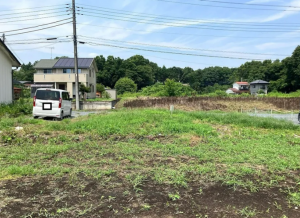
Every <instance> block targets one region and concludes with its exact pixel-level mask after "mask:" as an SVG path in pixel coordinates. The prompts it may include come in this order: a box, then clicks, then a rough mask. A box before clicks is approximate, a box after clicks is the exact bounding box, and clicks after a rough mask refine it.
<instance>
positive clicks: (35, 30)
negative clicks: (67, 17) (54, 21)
mask: <svg viewBox="0 0 300 218" xmlns="http://www.w3.org/2000/svg"><path fill="white" fill-rule="evenodd" d="M68 23H72V21H70V22H66V23H62V24H58V25H55V26H50V27H45V28H42V29H37V30H32V31H27V32H22V33H15V34H9V35H7V36H15V35H20V34H25V33H31V32H36V31H40V30H45V29H50V28H53V27H57V26H62V25H65V24H68Z"/></svg>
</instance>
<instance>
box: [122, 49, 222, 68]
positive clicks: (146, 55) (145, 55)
mask: <svg viewBox="0 0 300 218" xmlns="http://www.w3.org/2000/svg"><path fill="white" fill-rule="evenodd" d="M125 50H126V49H125ZM125 52H128V53H131V54H135V55H136V54H137V53H135V52H132V51H125ZM142 55H143V56H144V57H153V58H159V59H164V60H169V61H176V62H183V63H191V64H201V65H207V66H213V65H214V64H208V63H200V62H192V61H182V60H175V59H170V58H162V57H157V56H153V55H148V54H142ZM148 59H149V58H148ZM223 67H224V66H223Z"/></svg>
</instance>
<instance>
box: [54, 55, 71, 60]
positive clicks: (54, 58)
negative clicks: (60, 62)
mask: <svg viewBox="0 0 300 218" xmlns="http://www.w3.org/2000/svg"><path fill="white" fill-rule="evenodd" d="M60 58H69V57H68V56H60V57H55V58H54V59H55V60H56V59H60Z"/></svg>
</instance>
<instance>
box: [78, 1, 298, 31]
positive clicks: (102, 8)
mask: <svg viewBox="0 0 300 218" xmlns="http://www.w3.org/2000/svg"><path fill="white" fill-rule="evenodd" d="M89 7H92V6H89ZM77 8H81V9H84V10H91V11H100V12H109V13H118V14H126V15H132V16H143V17H145V16H146V17H149V18H158V19H168V20H179V21H183V20H182V19H184V20H187V21H189V22H192V21H193V22H199V21H204V22H208V23H216V24H226V23H228V24H230V25H245V24H247V25H250V26H276V27H278V26H279V25H283V27H286V25H300V23H276V24H262V23H260V22H259V23H257V22H236V21H228V20H213V19H195V18H186V17H175V16H166V15H158V14H150V13H141V12H132V11H126V10H117V9H110V8H105V7H96V6H94V7H93V8H86V7H77ZM95 8H99V9H95ZM79 11H80V10H79ZM121 12H123V13H121ZM135 14H136V15H135ZM101 15H103V14H102V13H101ZM297 27H299V26H297Z"/></svg>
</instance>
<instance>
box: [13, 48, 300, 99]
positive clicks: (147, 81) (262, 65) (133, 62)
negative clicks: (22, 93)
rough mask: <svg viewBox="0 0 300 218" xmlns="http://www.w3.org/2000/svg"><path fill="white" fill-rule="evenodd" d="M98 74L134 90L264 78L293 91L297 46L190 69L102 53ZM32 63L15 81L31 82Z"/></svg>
mask: <svg viewBox="0 0 300 218" xmlns="http://www.w3.org/2000/svg"><path fill="white" fill-rule="evenodd" d="M95 61H96V64H97V67H98V70H99V71H98V73H97V83H101V84H103V85H104V86H106V87H110V88H114V87H115V84H116V82H117V81H118V80H119V79H120V78H124V77H127V78H130V79H132V80H133V81H134V82H135V83H136V84H137V89H138V90H140V89H142V88H144V87H147V86H151V85H153V84H156V83H157V82H160V83H163V82H165V81H166V80H167V79H172V80H174V81H176V82H180V83H184V84H189V85H190V87H191V88H193V89H194V90H196V91H197V92H198V93H209V92H214V91H215V90H225V89H227V88H229V87H231V86H232V83H234V82H236V81H241V80H243V81H248V82H252V81H254V80H265V81H268V82H270V86H269V89H270V91H279V92H288V93H289V92H293V91H296V90H298V89H300V46H298V47H297V48H296V49H295V50H294V52H293V54H292V56H291V57H287V58H285V59H283V60H275V61H272V60H265V61H251V62H246V63H244V64H242V65H241V66H240V67H238V68H229V67H218V66H214V67H207V68H204V69H192V68H191V67H185V68H180V67H175V66H174V67H170V68H167V67H165V66H162V67H160V66H158V65H157V63H154V62H151V61H149V60H148V59H146V58H144V57H143V56H141V55H135V56H132V57H130V58H128V59H125V60H124V59H121V58H120V57H114V56H108V57H107V58H105V57H104V56H103V55H100V56H97V57H96V58H95ZM33 66H34V64H31V63H30V62H29V63H28V64H23V65H22V67H21V69H20V70H19V71H16V72H15V73H14V75H15V79H17V80H28V81H33V73H35V70H34V67H33Z"/></svg>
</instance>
